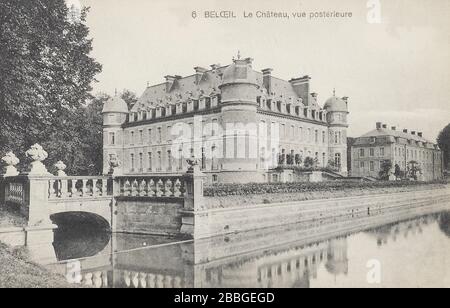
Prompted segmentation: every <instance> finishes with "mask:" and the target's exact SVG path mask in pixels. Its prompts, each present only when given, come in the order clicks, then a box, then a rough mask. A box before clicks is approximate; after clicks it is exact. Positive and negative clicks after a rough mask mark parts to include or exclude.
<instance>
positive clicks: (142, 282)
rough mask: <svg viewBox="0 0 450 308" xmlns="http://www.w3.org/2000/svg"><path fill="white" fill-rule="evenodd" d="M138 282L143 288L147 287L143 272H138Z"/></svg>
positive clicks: (145, 276)
mask: <svg viewBox="0 0 450 308" xmlns="http://www.w3.org/2000/svg"><path fill="white" fill-rule="evenodd" d="M139 283H140V286H141V288H144V289H146V288H147V274H145V273H140V274H139Z"/></svg>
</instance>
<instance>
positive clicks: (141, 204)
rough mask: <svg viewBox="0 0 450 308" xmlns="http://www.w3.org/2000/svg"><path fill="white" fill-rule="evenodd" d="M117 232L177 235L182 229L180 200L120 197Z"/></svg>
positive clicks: (181, 204) (118, 200)
mask: <svg viewBox="0 0 450 308" xmlns="http://www.w3.org/2000/svg"><path fill="white" fill-rule="evenodd" d="M116 202H117V204H116V211H117V214H116V230H115V232H125V233H145V234H162V235H175V234H179V232H180V229H181V210H182V209H183V205H184V200H183V199H180V198H158V199H156V198H145V197H118V198H117V200H116Z"/></svg>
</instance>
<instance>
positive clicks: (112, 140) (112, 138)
mask: <svg viewBox="0 0 450 308" xmlns="http://www.w3.org/2000/svg"><path fill="white" fill-rule="evenodd" d="M109 145H116V134H115V133H109Z"/></svg>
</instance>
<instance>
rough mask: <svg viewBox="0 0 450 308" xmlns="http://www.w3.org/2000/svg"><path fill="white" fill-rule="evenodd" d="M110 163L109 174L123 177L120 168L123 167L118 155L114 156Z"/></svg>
mask: <svg viewBox="0 0 450 308" xmlns="http://www.w3.org/2000/svg"><path fill="white" fill-rule="evenodd" d="M108 163H109V174H112V175H121V174H120V167H122V162H121V161H120V159H119V157H118V156H117V154H112V155H111V157H110V159H109V162H108Z"/></svg>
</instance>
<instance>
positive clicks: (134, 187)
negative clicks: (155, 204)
mask: <svg viewBox="0 0 450 308" xmlns="http://www.w3.org/2000/svg"><path fill="white" fill-rule="evenodd" d="M138 187H139V184H138V181H137V180H134V181H133V184H132V185H131V195H132V196H133V197H136V196H137V195H138V194H139V192H138Z"/></svg>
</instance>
